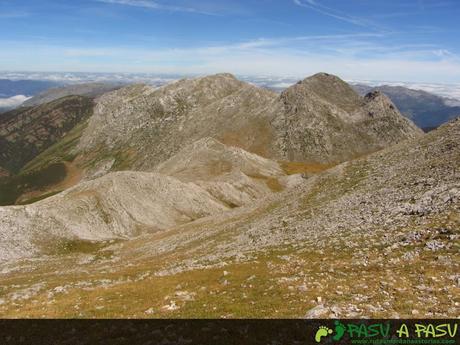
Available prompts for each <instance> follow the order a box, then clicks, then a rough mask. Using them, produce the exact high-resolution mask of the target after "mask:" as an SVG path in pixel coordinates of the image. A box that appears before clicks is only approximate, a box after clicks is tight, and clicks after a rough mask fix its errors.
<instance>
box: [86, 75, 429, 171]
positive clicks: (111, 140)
mask: <svg viewBox="0 0 460 345" xmlns="http://www.w3.org/2000/svg"><path fill="white" fill-rule="evenodd" d="M420 135H421V130H420V129H418V128H417V127H416V126H415V125H414V124H413V123H412V122H410V121H409V120H407V119H405V118H404V117H402V116H401V115H400V114H399V112H398V110H397V109H396V107H395V106H394V105H393V104H392V103H391V101H390V100H389V99H388V98H387V97H385V96H384V95H382V94H373V95H370V96H368V97H365V98H361V97H360V96H359V95H358V94H356V93H355V91H354V90H353V89H352V88H351V87H350V86H349V85H348V84H346V83H345V82H343V81H342V80H340V79H339V78H337V77H335V76H331V75H328V74H324V73H321V74H317V75H314V76H312V77H310V78H307V79H305V80H303V81H301V82H299V83H298V84H296V85H294V86H292V87H290V88H288V89H287V90H286V91H285V92H283V93H282V94H281V95H278V94H276V93H273V92H271V91H268V90H265V89H261V88H258V87H256V86H253V85H251V84H248V83H244V82H241V81H238V80H237V79H236V78H235V77H233V76H232V75H229V74H218V75H214V76H209V77H203V78H198V79H191V80H181V81H178V82H176V83H173V84H170V85H167V86H164V87H161V88H157V89H155V88H153V87H150V86H146V85H134V86H128V87H125V88H122V89H119V90H117V91H114V92H111V93H108V94H106V95H104V96H102V97H101V98H100V99H99V100H98V103H97V105H96V107H95V110H94V115H93V116H92V117H91V119H90V121H89V124H88V127H87V128H86V130H85V131H84V133H83V135H82V138H81V141H80V145H79V147H78V149H79V152H82V153H83V154H85V155H87V156H88V155H89V156H90V157H92V159H93V158H94V157H103V156H104V157H107V156H112V157H118V159H119V160H124V161H126V162H128V163H127V164H128V165H129V166H130V168H134V169H136V170H144V169H150V168H153V167H154V166H155V165H157V164H159V163H161V162H162V161H164V160H166V159H168V158H170V157H171V156H172V155H173V154H175V153H176V152H178V151H179V150H180V148H181V147H183V146H184V145H188V144H191V143H192V142H194V141H196V140H199V139H201V138H204V137H213V138H215V139H217V140H219V141H220V142H222V143H224V144H227V145H231V146H236V147H240V148H242V149H244V150H246V151H249V152H252V153H256V154H258V155H261V156H263V157H265V158H270V159H276V160H290V161H302V162H310V163H312V162H316V163H332V162H333V163H337V162H341V161H344V160H347V159H350V158H352V157H356V156H359V155H362V154H365V153H369V152H373V151H375V150H378V149H380V148H383V147H386V146H388V145H391V144H395V143H397V142H399V141H401V140H405V139H408V138H414V137H417V136H420ZM97 159H98V158H97Z"/></svg>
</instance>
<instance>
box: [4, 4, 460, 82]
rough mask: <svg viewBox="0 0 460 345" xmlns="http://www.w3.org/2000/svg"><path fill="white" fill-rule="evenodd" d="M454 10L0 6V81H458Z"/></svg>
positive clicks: (459, 49) (457, 7) (458, 9)
mask: <svg viewBox="0 0 460 345" xmlns="http://www.w3.org/2000/svg"><path fill="white" fill-rule="evenodd" d="M458 18H460V1H459V0H385V1H384V0H233V1H223V0H193V1H192V0H81V1H78V0H54V1H51V0H40V1H37V0H0V71H42V72H46V71H49V72H51V71H69V72H107V73H164V74H211V73H218V72H230V73H234V74H237V75H251V76H281V77H283V76H284V77H296V78H302V77H306V76H308V75H311V74H314V73H316V72H320V71H323V72H328V73H333V74H336V75H339V76H340V77H342V78H343V79H347V80H382V81H406V82H430V83H455V84H458V83H460V39H459V36H460V25H459V24H458Z"/></svg>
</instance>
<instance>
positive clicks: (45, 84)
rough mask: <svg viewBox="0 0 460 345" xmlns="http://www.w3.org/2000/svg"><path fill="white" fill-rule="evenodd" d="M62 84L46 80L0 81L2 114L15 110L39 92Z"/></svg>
mask: <svg viewBox="0 0 460 345" xmlns="http://www.w3.org/2000/svg"><path fill="white" fill-rule="evenodd" d="M59 85H62V83H58V82H54V81H46V80H10V79H0V113H2V112H5V111H7V110H10V109H14V108H16V107H17V106H19V105H21V103H22V102H23V101H24V100H25V99H27V98H26V97H30V96H34V95H36V94H37V93H39V92H42V91H44V90H47V89H49V88H51V87H56V86H59Z"/></svg>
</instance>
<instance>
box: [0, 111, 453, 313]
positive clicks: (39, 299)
mask: <svg viewBox="0 0 460 345" xmlns="http://www.w3.org/2000/svg"><path fill="white" fill-rule="evenodd" d="M346 106H347V105H346V104H345V105H344V107H346ZM459 143H460V120H458V119H457V120H455V121H453V122H451V123H449V124H446V125H444V126H442V127H441V128H439V129H438V130H436V131H433V132H431V133H430V134H428V135H425V136H423V137H421V138H415V139H412V140H410V141H404V142H401V143H399V144H397V145H395V146H392V147H390V148H387V149H385V150H382V151H378V152H376V153H374V154H371V155H369V156H366V157H362V158H359V159H355V160H352V161H349V162H346V163H343V164H340V165H337V166H335V167H333V168H331V169H329V170H326V171H324V172H321V173H318V174H316V175H313V176H311V175H309V174H303V175H295V176H294V175H293V176H290V177H286V176H282V175H281V176H280V172H279V170H278V168H277V166H276V164H275V163H274V162H268V163H267V162H266V163H267V164H264V165H263V167H264V168H263V169H260V171H264V172H267V170H268V171H270V174H272V175H269V178H272V177H273V176H275V177H276V180H277V181H282V180H284V179H292V180H294V183H286V184H285V186H288V187H284V185H283V184H282V183H281V182H279V184H280V185H281V186H283V188H279V189H278V190H277V191H274V190H272V192H271V193H267V194H266V195H264V196H261V197H260V198H255V199H254V200H251V202H249V203H247V204H245V205H243V206H240V207H234V208H232V207H227V209H226V211H225V212H218V213H215V214H213V215H210V216H206V215H205V214H204V216H205V217H202V218H200V219H197V220H194V221H191V222H188V223H186V224H181V225H180V224H177V225H174V226H172V227H168V228H166V229H165V230H163V231H153V232H151V233H149V231H145V232H144V234H143V235H141V236H139V237H136V238H132V239H123V238H113V239H107V240H99V241H94V240H85V239H82V238H72V237H69V238H61V240H60V241H51V242H50V243H49V244H50V245H49V246H48V247H46V246H44V247H42V250H43V251H44V252H43V253H42V255H40V256H39V257H31V258H28V259H22V260H20V261H14V262H13V261H9V262H4V263H3V264H1V266H0V274H1V280H2V285H1V287H0V315H1V316H4V317H227V318H231V317H414V318H416V317H436V318H443V317H459V316H460V298H459V296H460V275H459V272H460V270H459V265H460V261H459V258H460V255H459V254H460V253H459V249H460V242H459V236H460V171H459V166H460V147H459V146H460V144H459ZM216 147H217V148H219V147H220V146H219V143H215V142H210V143H209V147H208V148H207V149H206V150H205V151H207V150H209V149H213V148H216ZM220 148H221V147H220ZM184 152H185V153H186V152H187V150H185V151H184ZM184 152H183V153H184ZM224 152H225V154H223V156H224V157H225V156H226V157H232V155H233V154H234V153H238V152H239V153H240V154H241V151H235V150H233V149H230V150H224ZM229 152H230V153H229ZM180 154H181V153H179V155H180ZM184 157H185V156H184ZM243 157H244V158H245V159H246V160H247V161H248V162H250V163H251V162H254V161H263V160H259V159H256V158H255V157H253V156H251V154H248V155H246V154H244V155H243ZM248 157H249V158H248ZM205 161H206V160H205ZM237 161H238V162H241V160H240V159H238V160H237ZM172 162H173V163H174V161H172ZM224 162H227V163H225V164H223V166H224V167H225V169H217V170H218V171H220V173H219V174H220V175H219V176H220V177H218V178H217V179H220V178H222V176H225V175H226V174H227V173H229V174H230V175H231V172H232V170H235V171H240V172H241V173H243V172H242V171H245V170H244V169H246V168H245V167H246V166H247V165H246V163H245V164H243V165H241V164H240V163H238V164H235V163H233V164H230V167H229V165H228V164H229V162H230V163H231V162H233V161H232V159H230V158H227V159H224ZM170 163H171V162H170ZM205 163H206V162H205ZM181 164H182V165H181ZM248 164H249V163H248ZM205 165H206V164H205ZM249 165H250V164H249ZM176 166H180V167H181V168H180V169H179V170H178V169H177V168H176ZM278 166H279V167H281V166H282V164H279V165H278ZM196 168H197V167H194V166H193V164H187V162H185V161H184V160H183V159H180V160H178V161H177V162H176V163H174V164H172V163H171V165H170V166H168V164H165V165H164V166H163V169H165V170H164V172H166V171H167V172H168V173H169V174H171V175H172V176H173V177H165V178H168V179H174V181H177V182H174V183H179V182H180V183H185V182H183V181H182V180H185V179H187V178H190V175H189V174H188V173H185V174H184V173H181V172H182V171H187V169H189V170H188V171H195V170H196ZM184 169H185V170H184ZM194 169H195V170H194ZM200 173H201V174H203V173H209V170H204V171H203V170H200ZM285 173H286V171H284V175H285ZM126 174H130V173H126ZM136 174H137V172H136ZM140 174H150V173H140ZM243 174H244V175H245V176H247V177H248V175H247V174H248V172H247V170H246V173H243ZM154 175H155V173H154ZM108 176H110V175H108ZM128 176H129V175H128ZM155 176H157V175H155ZM174 176H175V177H174ZM302 176H303V177H302ZM102 178H104V177H102ZM226 178H227V177H225V179H226ZM249 178H250V179H251V180H257V178H256V177H254V176H251V177H249ZM162 180H163V179H162ZM95 181H96V180H95ZM208 181H209V180H208ZM92 182H93V181H89V182H88V183H92ZM211 182H213V181H212V180H211ZM223 182H228V180H224V181H223ZM230 182H233V183H235V181H234V180H232V179H230ZM188 183H193V184H195V185H196V186H198V184H199V179H198V180H195V181H193V182H188ZM271 183H273V182H271ZM98 185H99V184H98ZM272 186H273V185H272ZM76 188H77V190H81V189H85V187H84V186H77V187H76ZM78 188H80V189H78ZM200 188H202V187H200ZM141 189H142V188H141ZM74 192H75V191H72V190H70V191H69V192H68V193H69V194H71V193H74ZM206 192H207V191H206ZM207 193H208V194H210V193H209V192H207ZM147 194H148V192H147ZM56 197H57V196H55V197H52V198H48V199H46V200H45V201H43V202H51V201H49V200H60V199H53V198H56ZM212 197H213V198H214V199H216V197H215V196H212ZM32 206H34V207H36V206H35V204H34V205H32ZM227 206H228V205H227ZM208 209H209V208H208ZM2 211H4V210H2ZM7 212H10V211H9V209H8V211H7ZM21 212H27V211H21ZM39 212H45V211H39ZM147 230H148V229H147ZM152 230H154V229H152Z"/></svg>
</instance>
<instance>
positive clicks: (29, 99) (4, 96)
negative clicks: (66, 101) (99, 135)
mask: <svg viewBox="0 0 460 345" xmlns="http://www.w3.org/2000/svg"><path fill="white" fill-rule="evenodd" d="M122 85H123V84H122V83H120V82H103V83H102V82H100V83H81V84H70V85H64V83H63V82H53V81H42V80H8V79H1V80H0V113H1V112H6V111H8V110H11V109H14V108H17V107H19V106H23V107H30V106H36V105H40V104H44V103H47V102H51V101H54V100H56V99H59V98H62V97H66V96H85V97H90V98H95V97H97V96H100V95H102V94H104V93H106V92H109V91H113V90H116V89H117V88H120V87H121V86H122Z"/></svg>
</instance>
